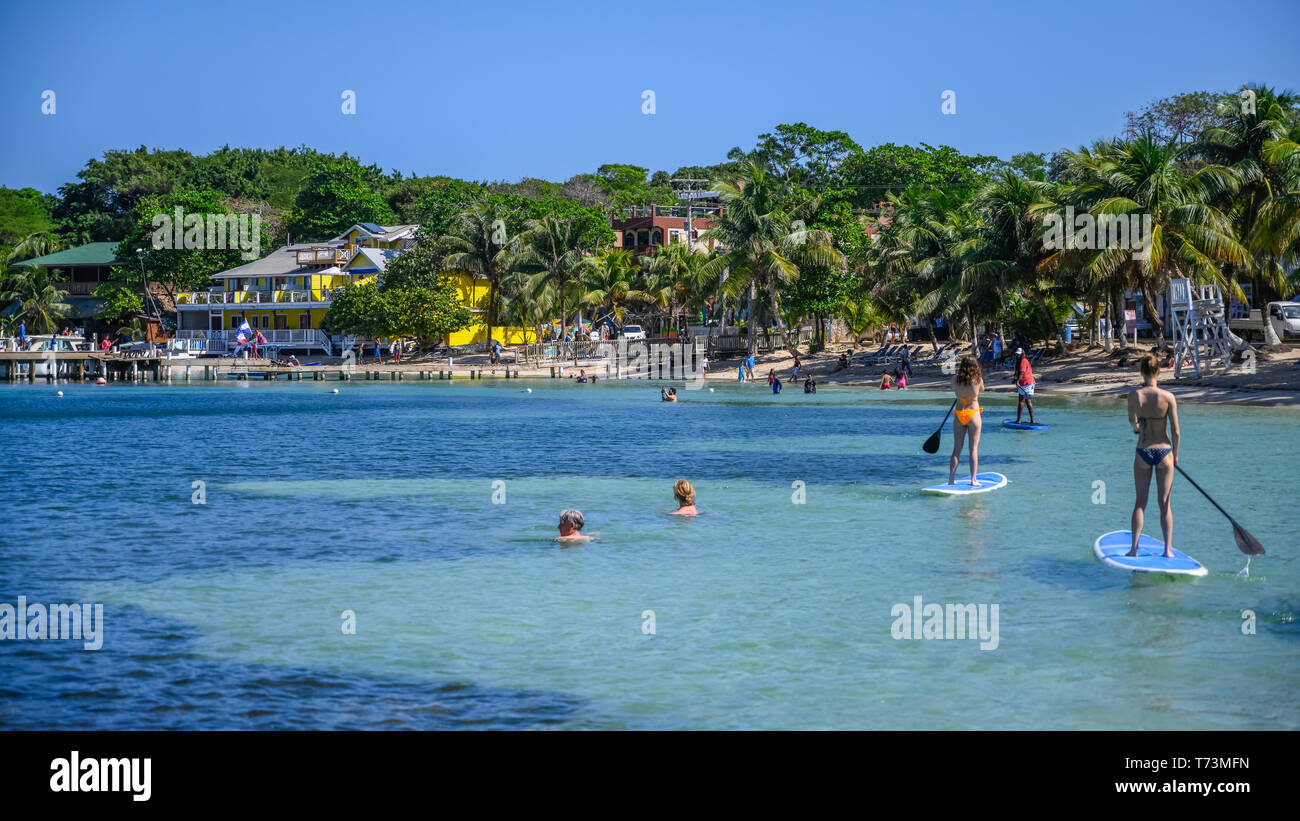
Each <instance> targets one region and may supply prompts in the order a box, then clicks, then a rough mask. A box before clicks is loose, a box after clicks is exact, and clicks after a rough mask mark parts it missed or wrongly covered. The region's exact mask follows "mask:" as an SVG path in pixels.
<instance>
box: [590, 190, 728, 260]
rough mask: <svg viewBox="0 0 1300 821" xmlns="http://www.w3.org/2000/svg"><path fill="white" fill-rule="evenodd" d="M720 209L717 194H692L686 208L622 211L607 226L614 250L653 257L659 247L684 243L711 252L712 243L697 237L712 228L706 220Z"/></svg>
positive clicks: (719, 211) (659, 206) (711, 224)
mask: <svg viewBox="0 0 1300 821" xmlns="http://www.w3.org/2000/svg"><path fill="white" fill-rule="evenodd" d="M688 209H689V213H688ZM721 210H722V208H721V205H720V204H719V203H718V199H717V194H716V193H714V192H711V191H702V192H695V193H693V194H692V198H691V200H690V201H689V204H688V205H638V206H631V207H629V208H624V209H623V212H622V213H621V214H618V215H616V216H614V217H613V219H611V220H610V227H611V228H613V229H614V236H615V239H614V247H615V248H624V249H626V250H629V251H631V252H632V253H633V254H634V255H636V256H642V255H645V254H653V253H654V252H655V251H656V250H658V248H659V247H660V246H662V245H676V244H679V243H685V242H688V241H689V242H691V243H692V244H693V245H695V246H696V247H698V248H700V249H704V250H709V249H712V248H714V247H715V245H716V243H715V242H714V241H713V240H701V239H700V235H701V234H703V233H704V232H705V231H707V230H709V229H710V228H712V227H713V225H714V223H713V221H712V220H711V219H709V217H710V216H712V215H716V214H718V213H721ZM688 223H689V227H688Z"/></svg>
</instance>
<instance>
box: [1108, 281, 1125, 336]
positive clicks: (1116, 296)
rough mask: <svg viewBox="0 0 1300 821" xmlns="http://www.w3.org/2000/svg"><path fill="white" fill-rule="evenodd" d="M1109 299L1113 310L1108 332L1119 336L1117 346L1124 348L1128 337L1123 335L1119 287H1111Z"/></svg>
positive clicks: (1122, 297) (1122, 301) (1121, 296)
mask: <svg viewBox="0 0 1300 821" xmlns="http://www.w3.org/2000/svg"><path fill="white" fill-rule="evenodd" d="M1110 300H1111V308H1112V309H1113V311H1112V313H1111V317H1110V331H1109V333H1111V334H1113V335H1114V336H1117V337H1119V346H1120V348H1121V349H1124V348H1127V347H1128V338H1127V337H1126V336H1124V295H1123V294H1122V293H1121V292H1120V289H1119V288H1117V287H1112V288H1111V291H1110Z"/></svg>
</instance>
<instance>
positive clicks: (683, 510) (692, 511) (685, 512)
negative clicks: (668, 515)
mask: <svg viewBox="0 0 1300 821" xmlns="http://www.w3.org/2000/svg"><path fill="white" fill-rule="evenodd" d="M673 496H675V497H677V509H676V510H674V511H673V515H674V516H698V515H699V514H700V511H699V510H697V509H696V508H695V488H693V487H691V483H690V482H688V481H686V480H685V479H678V480H677V481H676V482H674V483H673Z"/></svg>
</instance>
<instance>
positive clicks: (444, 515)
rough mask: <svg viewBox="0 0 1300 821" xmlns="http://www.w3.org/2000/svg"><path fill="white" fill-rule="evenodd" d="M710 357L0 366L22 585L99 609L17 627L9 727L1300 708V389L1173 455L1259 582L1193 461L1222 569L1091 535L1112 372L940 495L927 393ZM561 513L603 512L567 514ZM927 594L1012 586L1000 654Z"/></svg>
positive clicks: (1183, 519)
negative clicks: (219, 369) (150, 376)
mask: <svg viewBox="0 0 1300 821" xmlns="http://www.w3.org/2000/svg"><path fill="white" fill-rule="evenodd" d="M334 387H339V388H340V389H341V392H340V393H339V394H330V393H329V391H330V390H331V389H332V388H334ZM525 387H530V388H532V389H533V392H532V393H531V394H530V393H526V392H525V390H524V388H525ZM712 387H714V388H715V390H714V391H713V392H709V391H707V390H681V391H680V394H681V396H682V401H681V402H679V403H678V404H676V405H668V404H663V403H660V402H659V401H658V384H657V383H645V382H631V383H628V382H624V383H614V382H609V383H596V384H594V385H575V384H572V383H569V382H551V381H549V380H521V381H520V382H518V383H516V382H506V381H504V380H503V381H488V382H483V383H468V382H464V383H461V382H457V383H446V382H441V383H439V382H430V383H402V384H398V385H394V384H391V383H368V382H351V383H342V384H341V385H340V384H339V383H333V382H331V383H311V382H303V383H292V384H286V383H268V384H263V383H253V384H242V385H241V384H235V383H227V384H216V385H211V384H209V385H191V386H175V387H159V386H119V385H112V386H108V387H95V386H89V385H64V386H61V389H62V390H63V391H64V396H63V397H62V398H58V397H55V396H54V390H55V389H54V388H53V387H51V386H44V385H36V386H5V387H3V388H0V433H2V434H3V441H4V442H5V443H6V450H7V453H6V454H5V457H6V458H5V459H4V462H3V465H2V466H0V497H2V498H4V500H5V514H4V525H3V529H2V530H0V602H8V603H11V604H12V603H15V602H16V600H17V597H18V596H19V595H25V596H26V597H27V598H28V600H29V601H44V602H79V601H90V602H102V603H103V604H104V610H105V620H106V637H105V640H104V646H103V649H101V650H99V651H97V652H90V651H85V650H83V649H81V644H80V642H72V641H22V642H18V641H4V642H0V668H2V669H3V670H4V675H3V676H2V677H0V727H4V728H9V729H14V728H59V729H76V728H89V729H118V728H184V729H194V728H206V729H211V728H241V729H245V728H262V729H273V728H324V729H339V728H377V729H378V728H409V729H425V728H457V727H487V728H581V729H598V728H610V729H621V728H630V729H664V728H702V729H703V728H751V729H758V728H791V729H795V728H865V729H940V728H961V729H977V728H978V729H1002V728H1006V729H1018V728H1071V729H1101V728H1116V729H1190V728H1210V729H1232V728H1288V729H1295V728H1297V726H1300V707H1298V706H1297V700H1296V699H1295V696H1294V694H1295V692H1296V689H1297V685H1300V625H1297V623H1296V621H1295V614H1296V610H1297V609H1298V605H1300V562H1297V560H1296V558H1295V553H1296V548H1297V546H1300V545H1298V542H1300V539H1298V538H1297V536H1296V529H1295V528H1296V524H1295V522H1296V519H1295V514H1294V507H1295V499H1296V494H1295V492H1294V489H1293V485H1291V484H1290V482H1291V479H1290V477H1291V476H1293V474H1294V470H1293V467H1294V458H1295V446H1294V431H1295V430H1296V421H1297V416H1296V414H1295V413H1294V412H1293V411H1288V410H1282V409H1276V410H1269V409H1244V408H1232V407H1225V406H1194V405H1185V406H1184V407H1183V408H1182V417H1183V428H1184V436H1185V437H1186V440H1187V441H1186V442H1185V443H1184V447H1183V466H1184V467H1185V468H1186V469H1187V470H1188V472H1189V473H1191V474H1192V476H1193V477H1194V478H1196V479H1197V481H1199V482H1200V483H1201V484H1202V486H1204V487H1205V488H1206V489H1207V490H1209V491H1210V492H1211V493H1212V494H1214V495H1215V497H1216V498H1217V499H1218V500H1219V501H1220V503H1222V504H1224V505H1225V506H1226V507H1228V509H1229V510H1230V511H1231V512H1232V513H1233V514H1234V515H1235V516H1236V517H1237V518H1238V519H1239V520H1240V521H1241V522H1242V523H1243V524H1244V525H1245V526H1246V527H1247V528H1249V529H1250V530H1251V531H1252V532H1253V533H1254V534H1255V535H1256V536H1257V537H1258V538H1259V539H1260V540H1261V541H1262V542H1263V543H1264V544H1265V545H1266V547H1268V549H1269V555H1267V556H1265V557H1262V558H1260V559H1256V560H1255V561H1254V562H1253V564H1252V566H1251V570H1250V574H1249V576H1248V577H1241V576H1239V575H1238V571H1239V570H1240V569H1241V568H1242V567H1243V566H1244V565H1245V557H1244V556H1242V555H1241V554H1240V553H1238V552H1237V550H1236V548H1235V546H1234V545H1233V542H1232V535H1231V528H1230V526H1229V525H1228V524H1227V522H1226V521H1225V520H1224V519H1223V518H1222V517H1221V516H1220V515H1219V514H1218V513H1217V512H1215V511H1214V510H1213V508H1211V507H1210V505H1209V503H1208V502H1205V501H1204V500H1203V499H1202V498H1201V497H1199V495H1197V494H1196V493H1195V491H1194V490H1192V489H1191V488H1190V486H1188V485H1187V484H1186V483H1185V482H1182V481H1181V480H1179V481H1178V483H1177V484H1176V486H1175V497H1174V504H1175V516H1176V526H1177V529H1176V532H1175V536H1176V542H1177V544H1178V546H1179V547H1180V548H1181V549H1183V550H1184V551H1186V552H1188V553H1189V554H1191V555H1192V556H1194V557H1196V558H1197V559H1199V560H1200V561H1201V562H1202V563H1204V564H1205V565H1206V566H1207V567H1208V568H1209V570H1210V574H1209V576H1207V577H1206V578H1204V579H1200V580H1196V581H1184V582H1175V581H1168V580H1162V579H1144V578H1134V577H1132V576H1130V575H1128V574H1124V573H1119V572H1116V571H1113V570H1110V569H1107V568H1105V567H1103V566H1102V565H1101V564H1100V563H1098V562H1096V561H1095V560H1094V559H1093V558H1092V555H1091V545H1092V541H1093V539H1095V538H1096V536H1097V535H1099V534H1100V533H1102V532H1105V531H1108V530H1115V529H1123V528H1126V527H1128V513H1129V506H1130V505H1131V501H1132V479H1131V463H1132V458H1133V456H1132V454H1133V451H1132V447H1133V438H1134V437H1133V436H1132V434H1130V433H1128V430H1127V425H1126V421H1125V419H1124V412H1123V404H1122V402H1121V401H1119V400H1116V399H1072V400H1067V399H1053V398H1048V397H1046V396H1043V397H1041V398H1040V402H1039V407H1040V408H1041V416H1042V419H1043V420H1044V421H1047V422H1050V423H1051V424H1052V429H1051V431H1049V432H1046V433H1031V432H1018V431H1009V430H1004V429H1001V428H1000V427H998V424H999V422H1000V420H1001V419H1002V418H1003V417H1004V416H1006V415H1008V414H1007V410H1008V408H1010V415H1012V416H1014V405H1013V404H1012V401H1011V399H1010V398H1009V397H1007V396H1002V397H999V396H987V397H986V402H985V405H986V407H987V408H988V409H987V410H986V411H985V414H984V420H985V434H984V439H983V444H982V447H981V451H982V453H981V462H980V466H981V470H990V471H998V472H1001V473H1004V474H1006V475H1007V476H1008V477H1009V478H1010V480H1011V482H1010V484H1009V485H1008V486H1007V487H1005V488H1003V489H1001V490H998V491H996V492H993V493H989V494H984V495H982V496H979V497H974V498H967V499H944V498H934V497H926V496H922V495H920V493H919V489H920V488H921V487H922V486H924V485H928V484H933V483H934V482H935V481H938V480H942V478H943V477H944V476H945V474H946V456H947V451H948V448H949V447H951V442H952V439H951V433H950V431H949V430H945V433H944V447H943V449H942V450H941V451H940V453H939V454H937V455H935V456H931V455H928V454H926V453H924V452H923V451H922V450H921V447H920V446H921V443H922V442H923V441H924V440H925V438H926V437H927V436H928V435H929V434H930V432H931V431H933V429H934V426H935V425H936V424H938V421H939V419H941V418H942V416H943V413H944V411H945V410H946V409H947V406H948V404H949V400H947V399H945V398H944V397H943V396H942V395H940V394H936V393H925V392H919V391H908V392H901V393H900V392H890V393H888V394H883V393H881V392H880V391H878V390H874V389H865V388H848V387H843V388H837V387H827V388H824V389H823V390H822V392H821V393H818V394H816V395H812V396H810V395H805V394H803V393H800V392H797V387H798V386H797V385H792V386H791V387H790V389H788V390H787V391H786V392H785V393H783V394H782V395H780V396H776V397H774V396H772V394H771V393H770V392H769V391H768V390H767V388H766V386H765V385H737V384H735V383H731V382H728V381H723V382H721V383H719V384H715V385H713V386H712ZM681 476H684V477H687V478H689V479H691V480H692V482H694V484H695V485H696V489H697V492H698V495H699V506H700V508H701V510H703V511H704V513H703V515H701V516H699V517H698V518H696V519H694V520H682V519H679V518H677V517H673V516H670V515H668V511H670V510H671V509H672V508H673V507H674V504H673V500H672V495H671V484H672V481H673V480H674V479H676V478H678V477H681ZM1098 480H1100V481H1102V482H1104V483H1105V503H1104V504H1096V503H1094V502H1095V501H1096V500H1098V489H1097V488H1096V487H1095V486H1094V482H1096V481H1098ZM195 481H202V482H204V483H205V486H206V504H202V505H197V504H193V503H192V498H191V496H192V494H193V492H194V490H193V488H192V482H195ZM498 482H503V483H504V484H499V483H498ZM494 483H498V484H494ZM795 483H802V485H796V484H795ZM800 489H802V500H803V503H801V504H799V503H795V502H796V500H797V499H798V498H800V494H799V492H800ZM502 491H503V492H504V499H502V495H501V494H502ZM494 493H495V494H496V497H497V501H498V502H503V503H494V501H493V497H494ZM566 507H577V508H579V509H581V510H582V511H583V513H584V514H585V516H586V519H587V528H586V531H587V532H589V533H598V534H599V539H598V541H596V542H595V543H592V544H589V545H584V546H580V547H574V548H565V549H562V548H558V547H557V546H556V545H555V544H554V543H552V542H551V541H550V539H551V537H553V536H554V535H555V532H556V531H555V521H556V518H557V514H558V512H559V511H560V510H561V509H563V508H566ZM1147 532H1149V533H1158V522H1157V520H1156V517H1155V506H1154V503H1153V505H1152V507H1151V508H1150V510H1149V513H1148V527H1147ZM918 595H919V596H921V597H922V598H923V600H924V602H926V603H987V604H994V603H996V604H997V605H998V606H999V636H998V646H997V648H996V649H994V650H981V649H980V647H979V642H978V641H971V640H957V639H954V640H938V641H936V640H921V641H908V640H896V639H894V638H893V637H892V635H891V626H892V625H893V623H894V618H893V617H892V616H891V608H892V607H893V606H894V605H895V604H900V603H905V604H909V605H910V604H911V603H912V602H913V597H914V596H918ZM345 610H351V611H354V612H355V614H356V627H357V632H356V634H355V635H345V634H344V633H343V632H342V630H341V629H340V626H341V623H342V620H341V614H342V612H343V611H345ZM1243 610H1253V611H1254V612H1255V614H1256V619H1257V622H1256V631H1257V632H1256V633H1255V634H1254V635H1245V634H1243V632H1242V623H1243V619H1242V611H1243ZM646 611H653V616H654V633H653V634H647V633H646V632H644V630H643V625H645V624H646V623H647V618H648V615H647V614H646Z"/></svg>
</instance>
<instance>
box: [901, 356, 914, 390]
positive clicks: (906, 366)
mask: <svg viewBox="0 0 1300 821" xmlns="http://www.w3.org/2000/svg"><path fill="white" fill-rule="evenodd" d="M898 367H899V369H900V370H901V371H902V373H903V375H904V376H906V377H907V379H911V378H912V350H911V348H908V347H906V346H904V347H903V358H902V360H901V361H900V362H899V363H898ZM903 387H904V388H906V387H907V381H906V380H904V381H903Z"/></svg>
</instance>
